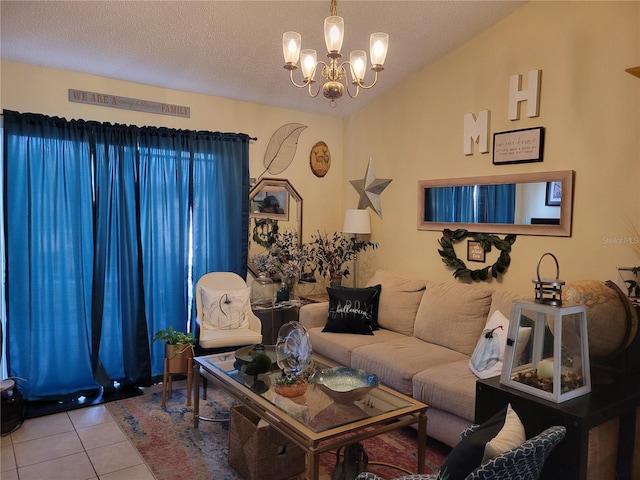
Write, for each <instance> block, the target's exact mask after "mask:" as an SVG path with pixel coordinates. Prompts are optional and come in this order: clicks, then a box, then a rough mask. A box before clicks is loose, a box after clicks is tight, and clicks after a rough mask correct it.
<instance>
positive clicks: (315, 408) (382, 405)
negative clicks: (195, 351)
mask: <svg viewBox="0 0 640 480" xmlns="http://www.w3.org/2000/svg"><path fill="white" fill-rule="evenodd" d="M268 348H269V347H267V349H268ZM241 353H243V352H241ZM193 360H194V362H195V367H196V368H194V369H193V370H194V384H195V401H194V409H193V413H194V426H195V428H198V422H199V420H200V411H199V410H200V408H199V404H200V402H199V400H200V376H201V375H202V376H203V377H205V378H206V379H207V380H209V381H211V382H213V383H215V384H216V385H217V386H219V387H220V388H222V389H224V390H225V391H227V392H228V393H230V394H231V395H233V396H234V397H235V398H236V399H238V400H239V401H240V402H241V403H243V404H244V405H245V406H246V407H247V408H249V409H250V410H251V411H252V412H254V413H255V414H256V415H258V416H259V417H260V418H263V419H264V420H265V421H267V422H268V423H269V424H270V425H271V426H272V427H273V428H275V429H276V430H278V431H279V432H280V433H282V434H283V435H284V436H286V437H287V438H289V439H290V440H291V441H292V442H294V443H295V444H296V445H298V446H299V447H301V448H302V449H303V450H304V451H305V454H306V469H307V471H306V478H307V479H310V480H317V479H318V476H319V467H320V463H319V459H320V454H322V453H324V452H328V451H330V450H333V449H336V448H338V447H342V446H344V445H348V444H350V443H355V442H358V441H360V440H363V439H365V438H370V437H374V436H376V435H379V434H381V433H384V432H388V431H391V430H395V429H397V428H401V427H404V426H408V425H413V424H415V423H417V424H418V465H417V471H418V473H424V460H425V458H424V457H425V442H426V431H427V416H426V412H427V405H425V404H424V403H421V402H419V401H417V400H414V399H413V398H411V397H408V396H406V395H403V394H401V393H399V392H396V391H394V390H392V389H391V388H388V387H386V386H383V385H380V386H379V387H377V388H373V389H372V390H370V391H369V392H368V393H367V394H366V395H365V396H364V398H362V399H361V400H358V401H356V402H353V403H351V404H348V405H340V404H337V403H335V402H333V401H332V400H331V399H330V398H329V397H328V396H327V395H326V394H325V393H323V392H322V391H321V390H320V388H319V387H318V386H316V385H313V384H309V385H308V386H307V390H306V392H305V393H304V395H302V396H299V397H295V398H286V397H283V396H281V395H278V394H276V393H275V391H274V388H273V386H274V385H275V378H276V377H278V376H279V375H280V370H279V369H278V367H277V365H274V366H273V367H274V370H273V371H271V372H269V373H266V374H261V375H259V376H258V377H257V379H256V378H254V377H253V376H250V375H246V374H244V367H245V365H246V361H245V356H244V355H242V354H239V355H238V356H237V355H236V352H228V353H222V354H215V355H207V356H202V357H196V358H194V359H193ZM312 366H313V368H315V369H323V368H327V367H331V366H334V364H333V363H331V362H329V361H327V360H325V359H322V358H320V357H317V356H314V357H313V365H312ZM256 380H257V383H256V384H255V386H254V382H255V381H256Z"/></svg>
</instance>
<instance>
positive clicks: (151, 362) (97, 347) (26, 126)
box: [3, 111, 250, 399]
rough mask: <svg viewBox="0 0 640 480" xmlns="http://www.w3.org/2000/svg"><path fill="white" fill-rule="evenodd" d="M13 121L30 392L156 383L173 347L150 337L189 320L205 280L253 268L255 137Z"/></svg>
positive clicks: (14, 204) (10, 231)
mask: <svg viewBox="0 0 640 480" xmlns="http://www.w3.org/2000/svg"><path fill="white" fill-rule="evenodd" d="M4 123H5V129H4V133H5V136H4V138H5V152H4V155H3V163H4V171H5V176H4V189H5V194H6V197H5V198H6V203H5V204H4V210H3V211H4V214H5V218H6V222H7V230H6V232H5V233H6V246H7V265H6V268H7V300H6V301H7V328H8V338H9V342H8V343H9V346H8V349H9V361H8V366H9V374H10V375H11V376H17V377H22V378H26V379H27V381H28V385H27V388H28V391H29V393H30V399H39V398H46V397H50V396H57V397H59V396H60V395H64V394H71V393H77V392H81V391H84V390H88V389H92V388H97V387H99V386H100V385H103V386H110V385H112V384H113V381H118V382H119V383H121V384H134V385H147V384H149V383H150V382H151V379H152V377H154V376H158V375H161V374H162V371H163V358H164V353H163V346H162V345H159V344H158V345H153V344H152V343H151V339H152V337H153V335H154V333H155V332H156V331H157V330H160V329H166V328H168V326H169V325H173V326H174V328H180V329H186V328H187V326H188V325H189V324H190V319H189V312H190V311H191V309H190V308H189V307H190V303H191V302H190V299H189V294H188V292H189V291H191V290H192V288H193V285H192V283H194V282H195V281H196V280H197V279H198V278H199V277H200V276H201V275H202V274H204V273H206V272H208V271H213V270H226V271H234V272H236V273H239V274H240V275H242V276H243V277H244V276H246V258H247V251H248V245H247V238H248V232H247V228H248V216H249V205H248V191H249V155H248V145H249V140H250V138H249V137H248V136H247V135H245V134H231V133H229V134H226V133H225V134H222V133H212V132H192V131H179V130H170V129H162V128H151V127H145V128H138V127H129V126H120V125H110V124H99V123H97V122H82V121H71V122H68V121H66V120H63V119H56V118H51V117H46V116H43V115H33V114H19V113H17V112H8V111H5V118H4ZM191 219H193V220H191ZM192 244H193V245H194V246H195V248H194V250H195V252H194V253H193V255H194V259H193V262H194V267H193V268H194V272H193V273H191V272H190V271H189V255H190V247H191V245H192ZM192 279H194V280H192Z"/></svg>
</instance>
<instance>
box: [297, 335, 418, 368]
mask: <svg viewBox="0 0 640 480" xmlns="http://www.w3.org/2000/svg"><path fill="white" fill-rule="evenodd" d="M322 329H323V327H312V328H308V329H307V332H308V333H309V339H310V340H311V345H312V346H313V353H314V354H317V355H320V356H322V357H326V358H328V359H330V360H333V361H334V362H337V363H339V364H340V365H344V366H347V367H350V366H351V352H352V350H353V349H354V348H356V347H360V346H362V345H370V344H372V343H380V342H387V341H391V340H395V339H397V338H404V337H405V336H406V335H402V334H400V333H396V332H392V331H391V330H377V331H375V332H374V333H373V335H345V334H344V333H328V332H323V331H322Z"/></svg>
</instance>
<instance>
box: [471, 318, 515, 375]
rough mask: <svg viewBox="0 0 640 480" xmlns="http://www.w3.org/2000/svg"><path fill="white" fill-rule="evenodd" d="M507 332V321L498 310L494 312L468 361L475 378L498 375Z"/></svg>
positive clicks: (500, 369)
mask: <svg viewBox="0 0 640 480" xmlns="http://www.w3.org/2000/svg"><path fill="white" fill-rule="evenodd" d="M508 332H509V319H508V318H506V317H505V316H504V315H503V314H502V312H501V311H500V310H496V311H495V312H494V313H493V315H491V318H489V320H488V321H487V324H486V325H485V327H484V330H482V334H481V335H480V338H479V339H478V343H477V344H476V348H475V350H474V351H473V354H472V355H471V358H470V359H469V368H470V369H471V371H472V372H473V373H474V374H475V376H476V377H478V378H489V377H495V376H496V375H500V373H501V372H502V362H503V360H504V350H505V346H506V344H507V333H508ZM488 335H489V337H488Z"/></svg>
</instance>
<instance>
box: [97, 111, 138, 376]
mask: <svg viewBox="0 0 640 480" xmlns="http://www.w3.org/2000/svg"><path fill="white" fill-rule="evenodd" d="M93 131H94V133H95V138H94V144H95V167H94V172H95V175H94V184H95V225H94V228H95V247H94V248H95V261H94V272H93V281H94V283H93V327H94V329H95V334H94V350H93V352H94V365H101V366H102V367H103V369H104V371H103V370H102V369H100V370H98V372H99V373H100V374H103V373H104V374H106V377H105V378H102V376H100V377H99V378H100V379H101V381H102V383H103V384H105V385H108V384H109V383H110V382H111V381H112V380H116V381H118V382H119V383H121V384H125V385H144V384H148V383H150V362H149V342H148V340H147V337H148V333H147V325H146V319H145V312H144V287H143V281H142V280H143V278H142V255H141V239H140V211H139V201H138V195H139V186H138V183H139V179H138V149H137V136H138V135H137V133H138V132H137V129H136V128H132V127H124V126H118V125H115V126H111V125H108V124H105V125H96V126H94V129H93ZM98 360H99V362H97V361H98Z"/></svg>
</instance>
